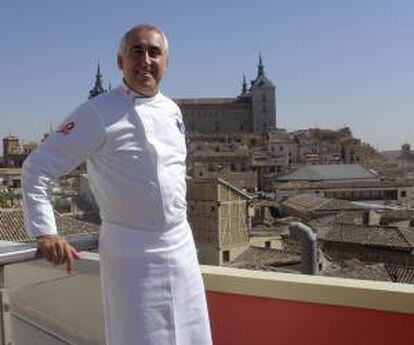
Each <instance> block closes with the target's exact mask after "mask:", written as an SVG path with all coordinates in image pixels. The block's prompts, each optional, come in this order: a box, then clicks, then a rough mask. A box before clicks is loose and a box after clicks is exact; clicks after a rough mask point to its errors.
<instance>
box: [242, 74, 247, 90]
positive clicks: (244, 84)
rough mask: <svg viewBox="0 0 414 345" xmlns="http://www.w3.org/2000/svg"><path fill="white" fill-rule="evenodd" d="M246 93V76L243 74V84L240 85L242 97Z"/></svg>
mask: <svg viewBox="0 0 414 345" xmlns="http://www.w3.org/2000/svg"><path fill="white" fill-rule="evenodd" d="M246 92H247V81H246V76H245V75H244V74H243V84H242V95H243V94H245V93H246Z"/></svg>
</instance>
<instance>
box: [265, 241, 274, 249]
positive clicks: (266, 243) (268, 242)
mask: <svg viewBox="0 0 414 345" xmlns="http://www.w3.org/2000/svg"><path fill="white" fill-rule="evenodd" d="M264 245H265V248H266V249H270V248H271V247H272V245H271V243H270V241H265V243H264Z"/></svg>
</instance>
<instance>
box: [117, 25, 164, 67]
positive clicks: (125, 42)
mask: <svg viewBox="0 0 414 345" xmlns="http://www.w3.org/2000/svg"><path fill="white" fill-rule="evenodd" d="M139 31H155V32H157V33H159V34H160V36H161V38H162V41H163V43H164V53H165V56H166V57H167V59H168V40H167V36H165V34H164V32H163V31H162V30H161V29H160V28H159V27H158V26H155V25H152V24H138V25H135V26H133V27H132V28H130V29H129V30H128V31H127V32H126V33H125V34H124V35H123V36H122V38H121V41H120V42H119V47H118V55H123V54H124V53H125V51H126V48H127V46H128V40H129V38H130V37H132V36H134V34H135V33H136V32H139Z"/></svg>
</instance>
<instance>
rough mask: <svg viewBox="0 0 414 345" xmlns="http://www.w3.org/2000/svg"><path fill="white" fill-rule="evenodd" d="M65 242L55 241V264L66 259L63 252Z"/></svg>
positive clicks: (61, 262)
mask: <svg viewBox="0 0 414 345" xmlns="http://www.w3.org/2000/svg"><path fill="white" fill-rule="evenodd" d="M65 247H66V243H65V242H60V241H59V242H56V243H55V250H56V255H57V258H56V262H57V264H59V265H61V264H63V263H64V262H65V259H66V252H65Z"/></svg>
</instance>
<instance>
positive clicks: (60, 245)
mask: <svg viewBox="0 0 414 345" xmlns="http://www.w3.org/2000/svg"><path fill="white" fill-rule="evenodd" d="M36 242H37V249H38V252H39V253H40V254H41V255H43V257H44V258H45V259H46V260H48V261H51V262H53V263H54V264H55V265H61V264H63V263H65V262H66V271H67V272H68V273H69V274H70V273H72V270H73V262H74V259H79V258H80V256H79V254H78V252H77V251H76V249H75V248H73V247H72V246H71V245H70V244H69V243H68V242H67V241H66V239H65V238H64V237H62V236H59V235H44V236H39V237H36Z"/></svg>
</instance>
